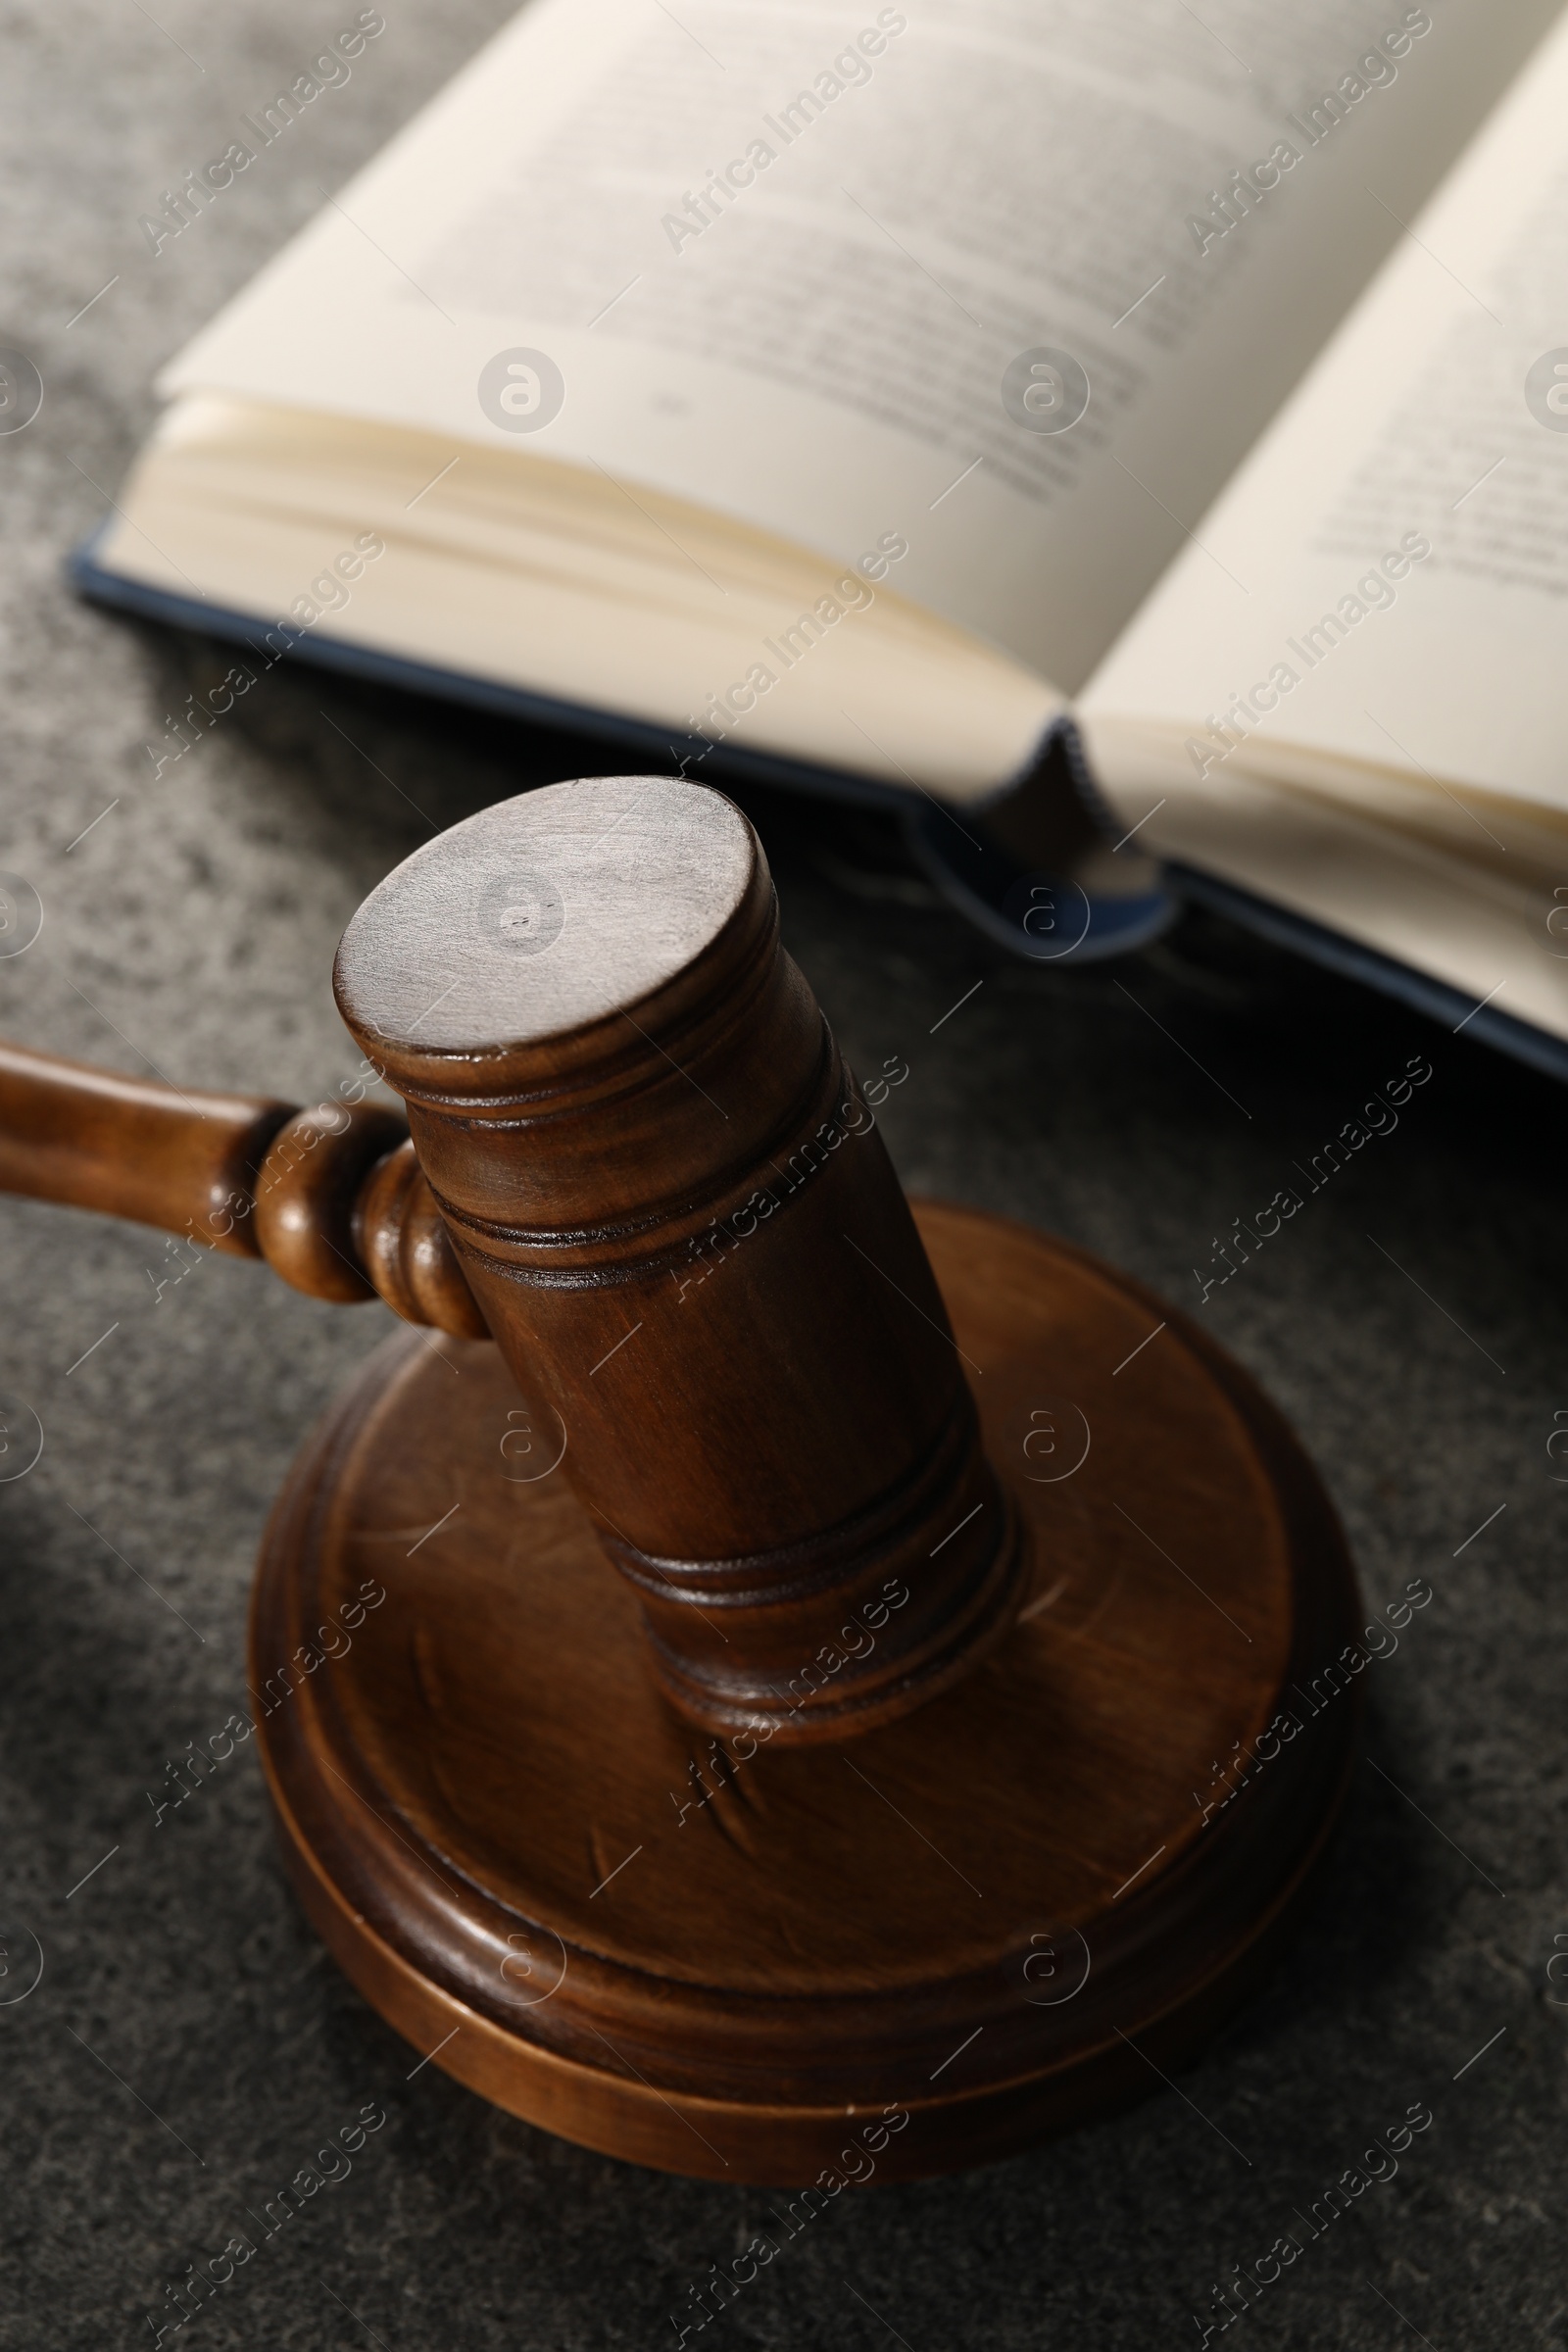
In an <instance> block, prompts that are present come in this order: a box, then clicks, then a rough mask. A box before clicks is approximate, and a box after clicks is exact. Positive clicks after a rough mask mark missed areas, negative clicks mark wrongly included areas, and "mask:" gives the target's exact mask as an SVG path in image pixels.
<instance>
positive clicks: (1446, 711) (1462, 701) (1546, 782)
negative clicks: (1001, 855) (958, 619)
mask: <svg viewBox="0 0 1568 2352" xmlns="http://www.w3.org/2000/svg"><path fill="white" fill-rule="evenodd" d="M1565 123H1568V24H1564V25H1562V26H1561V27H1559V29H1558V30H1557V31H1556V32H1554V33H1553V35H1552V36H1551V37H1550V39H1549V40H1548V42H1547V43H1546V45H1545V47H1544V49H1543V50H1542V52H1541V53H1540V55H1539V56H1538V57H1537V59H1536V60H1535V61H1534V62H1533V63H1532V64H1531V66H1530V67H1529V68H1528V69H1527V70H1526V72H1525V73H1524V74H1523V75H1521V77H1520V80H1519V82H1518V85H1517V86H1516V88H1515V90H1514V91H1513V92H1512V93H1511V94H1510V95H1509V97H1508V98H1507V99H1506V100H1505V101H1504V102H1503V104H1502V105H1501V106H1500V107H1499V108H1498V110H1497V112H1496V114H1495V117H1494V118H1493V120H1492V121H1491V122H1490V123H1488V125H1487V126H1486V127H1485V129H1484V130H1483V131H1482V133H1481V134H1480V135H1479V136H1478V138H1477V140H1476V141H1475V143H1474V146H1473V147H1472V149H1471V150H1470V152H1469V153H1468V154H1467V156H1466V157H1465V158H1464V160H1463V161H1462V163H1461V164H1460V166H1459V167H1458V168H1457V170H1456V171H1455V172H1453V174H1452V175H1451V177H1450V179H1449V181H1448V182H1447V183H1446V186H1445V188H1444V190H1443V192H1442V193H1441V195H1440V196H1439V197H1438V199H1437V200H1436V201H1435V202H1434V203H1433V205H1432V206H1431V207H1430V208H1429V209H1428V211H1427V212H1426V213H1424V214H1423V215H1422V216H1421V217H1420V218H1419V219H1418V220H1416V221H1413V222H1412V224H1411V233H1410V234H1409V235H1408V236H1407V237H1405V238H1403V239H1401V242H1400V245H1399V247H1398V249H1397V253H1396V254H1395V255H1394V257H1393V258H1392V260H1391V261H1390V263H1389V264H1388V266H1387V268H1386V270H1384V272H1383V273H1382V275H1381V276H1380V278H1379V279H1378V280H1377V282H1376V283H1375V284H1374V285H1373V286H1372V287H1371V288H1370V289H1369V291H1368V293H1367V294H1366V296H1365V297H1364V299H1363V301H1362V302H1361V304H1360V305H1359V306H1358V307H1357V309H1356V311H1355V313H1354V314H1353V315H1352V317H1351V318H1350V319H1348V321H1347V322H1346V325H1345V327H1344V329H1343V330H1342V332H1341V333H1340V334H1339V335H1338V336H1337V337H1336V339H1335V340H1334V342H1333V343H1332V344H1331V346H1330V347H1329V349H1328V350H1327V351H1326V352H1325V354H1324V355H1323V358H1322V361H1321V363H1320V365H1319V366H1318V367H1317V368H1316V369H1315V370H1314V371H1313V372H1312V373H1311V374H1310V376H1309V377H1308V379H1307V380H1306V382H1305V383H1304V384H1303V385H1302V387H1301V389H1300V391H1299V395H1298V396H1297V398H1296V399H1295V400H1294V401H1293V402H1292V403H1291V405H1290V406H1289V408H1288V409H1287V410H1286V411H1285V413H1284V414H1283V415H1282V416H1281V417H1280V419H1279V420H1278V422H1277V424H1276V425H1275V427H1274V428H1273V430H1272V431H1271V432H1270V433H1269V434H1268V435H1267V437H1266V438H1265V440H1264V441H1263V442H1262V443H1261V444H1260V446H1259V448H1258V449H1257V450H1256V452H1255V453H1254V455H1253V457H1252V459H1251V460H1250V463H1249V464H1248V465H1247V466H1245V467H1244V468H1243V470H1242V471H1241V472H1240V473H1239V474H1238V476H1237V478H1236V480H1235V481H1234V482H1233V484H1232V485H1231V487H1230V489H1229V490H1228V491H1227V492H1226V494H1225V495H1224V496H1223V497H1222V499H1221V500H1220V502H1219V503H1218V505H1217V506H1216V507H1215V508H1214V509H1213V511H1212V512H1211V513H1210V514H1209V515H1205V516H1204V517H1203V519H1202V520H1201V522H1200V524H1199V526H1198V531H1197V543H1196V544H1195V545H1194V546H1193V547H1192V548H1191V549H1190V550H1189V551H1188V552H1187V553H1186V554H1185V555H1184V556H1183V557H1182V558H1181V559H1180V560H1179V561H1178V562H1177V564H1175V565H1173V567H1172V569H1171V571H1170V572H1169V574H1168V575H1167V577H1166V578H1165V580H1164V581H1163V582H1161V584H1160V586H1159V588H1158V589H1157V590H1156V592H1155V594H1154V595H1153V596H1152V599H1151V600H1150V602H1149V604H1148V605H1147V606H1146V607H1145V609H1144V611H1143V612H1142V613H1140V614H1139V616H1138V618H1137V620H1136V621H1135V622H1134V623H1133V625H1132V626H1131V628H1130V629H1129V630H1128V632H1127V633H1126V635H1125V637H1124V638H1123V640H1122V642H1121V643H1120V644H1119V645H1118V646H1117V647H1116V649H1115V651H1114V652H1113V654H1112V655H1111V657H1110V659H1109V660H1108V661H1107V662H1106V663H1105V664H1104V666H1103V669H1102V671H1101V673H1100V674H1099V676H1098V677H1097V678H1096V679H1095V680H1094V681H1093V683H1092V686H1091V688H1090V691H1089V692H1088V694H1087V695H1086V696H1085V698H1084V706H1083V708H1084V711H1085V717H1086V726H1087V730H1088V733H1089V735H1090V738H1091V741H1092V744H1093V746H1094V749H1095V755H1096V757H1097V759H1098V761H1099V764H1100V766H1101V769H1102V771H1103V778H1104V781H1105V783H1106V785H1107V787H1108V788H1109V789H1110V790H1111V791H1112V792H1113V793H1114V794H1116V795H1117V797H1118V803H1119V805H1121V806H1124V807H1125V808H1126V809H1128V810H1129V812H1130V813H1129V816H1128V821H1129V822H1131V821H1133V818H1134V817H1137V816H1142V815H1143V814H1144V813H1145V812H1146V811H1147V809H1149V807H1150V805H1151V802H1152V799H1153V798H1154V797H1156V795H1157V794H1158V793H1159V792H1164V791H1166V790H1169V791H1170V793H1171V795H1172V798H1171V802H1170V808H1169V810H1168V812H1167V813H1165V814H1162V815H1160V816H1158V817H1155V818H1152V819H1151V821H1150V826H1149V834H1150V835H1151V836H1152V838H1153V839H1154V840H1155V841H1156V842H1157V841H1159V840H1160V839H1161V838H1165V839H1167V840H1168V839H1171V838H1173V836H1170V835H1162V828H1163V827H1166V826H1168V825H1170V824H1172V823H1173V822H1175V821H1176V816H1177V809H1178V804H1179V801H1180V799H1181V796H1182V795H1183V794H1184V793H1186V792H1187V791H1188V790H1189V788H1190V787H1192V786H1196V785H1198V784H1201V783H1209V784H1212V783H1214V782H1215V781H1216V780H1217V779H1219V778H1220V777H1221V775H1222V774H1225V775H1228V774H1229V773H1230V772H1231V771H1240V770H1244V769H1249V768H1250V769H1252V770H1255V771H1257V772H1259V773H1265V774H1273V775H1275V776H1279V775H1281V774H1289V773H1291V772H1292V769H1293V765H1294V769H1295V771H1296V772H1297V773H1298V774H1299V773H1301V772H1302V771H1303V768H1304V767H1305V766H1306V765H1307V764H1309V762H1308V760H1307V755H1308V754H1312V755H1317V754H1323V753H1328V754H1331V755H1334V756H1335V757H1336V758H1337V759H1338V760H1342V761H1353V762H1356V763H1357V764H1358V767H1359V769H1360V771H1361V772H1362V773H1363V774H1366V773H1368V771H1372V770H1378V769H1382V770H1391V769H1392V770H1398V771H1403V774H1404V776H1405V779H1406V784H1407V785H1408V784H1409V783H1410V782H1411V781H1413V782H1414V783H1416V784H1418V785H1421V786H1422V787H1423V788H1424V790H1425V792H1426V794H1427V797H1428V798H1429V799H1430V800H1432V801H1433V802H1436V801H1437V798H1438V795H1439V793H1440V792H1441V793H1442V794H1443V795H1444V797H1445V801H1446V814H1445V817H1444V820H1443V821H1444V823H1445V824H1446V825H1449V826H1450V827H1451V818H1452V810H1453V809H1455V808H1457V809H1459V810H1460V811H1461V812H1464V811H1466V810H1468V812H1469V814H1468V825H1469V828H1470V841H1471V846H1472V848H1473V851H1474V854H1475V857H1476V858H1477V859H1478V860H1480V861H1481V862H1486V861H1487V860H1488V859H1490V858H1493V856H1494V848H1489V844H1491V845H1494V846H1495V844H1497V843H1498V842H1500V843H1501V844H1502V845H1504V848H1505V850H1506V849H1508V848H1510V847H1511V845H1512V836H1511V833H1510V824H1509V816H1508V812H1507V811H1506V810H1504V809H1501V808H1499V807H1495V806H1492V805H1491V804H1490V802H1489V803H1488V804H1487V805H1485V806H1477V804H1478V803H1479V802H1483V801H1485V800H1486V796H1488V795H1492V794H1496V795H1511V796H1513V798H1514V799H1515V800H1516V801H1518V800H1524V801H1528V802H1533V803H1536V804H1538V805H1539V808H1540V809H1541V812H1542V816H1543V819H1545V818H1546V813H1547V812H1548V811H1550V812H1556V817H1554V818H1553V819H1552V820H1551V821H1557V819H1558V818H1560V816H1561V814H1562V813H1564V812H1568V760H1565V758H1564V745H1565V742H1568V662H1565V661H1564V658H1563V656H1564V644H1565V637H1564V632H1565V629H1568V133H1565V130H1564V124H1565ZM1374 184H1375V183H1374ZM1211 721H1212V722H1215V723H1214V724H1210V722H1211ZM1151 730H1155V731H1157V732H1159V733H1160V734H1161V735H1162V737H1163V741H1162V744H1161V746H1160V748H1159V749H1158V750H1157V751H1155V750H1154V749H1153V748H1152V744H1151V743H1150V741H1149V740H1148V737H1149V734H1150V731H1151ZM1478 787H1479V788H1481V790H1480V791H1479V792H1478V791H1477V790H1476V788H1478ZM1356 789H1357V788H1356V786H1355V782H1354V772H1353V771H1350V770H1347V771H1345V772H1344V773H1343V774H1342V778H1341V785H1340V797H1342V798H1343V797H1344V796H1345V795H1347V794H1349V795H1351V796H1353V795H1354V793H1355V791H1356ZM1365 792H1366V798H1367V799H1368V802H1369V804H1370V803H1372V802H1374V801H1375V800H1376V799H1377V797H1378V796H1377V793H1376V791H1375V790H1374V789H1373V788H1372V786H1371V784H1370V781H1369V784H1368V786H1367V787H1366V788H1365ZM1464 832H1465V826H1464V825H1463V824H1461V825H1460V827H1459V833H1458V836H1457V840H1456V843H1455V846H1457V841H1462V839H1463V837H1464ZM1563 848H1564V850H1565V852H1568V843H1565V844H1564V845H1563ZM1506 861H1507V860H1506V858H1505V860H1504V862H1506ZM1513 862H1518V858H1517V856H1515V858H1514V859H1513ZM1564 871H1565V873H1568V863H1565V865H1564ZM1559 968H1560V967H1559Z"/></svg>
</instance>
